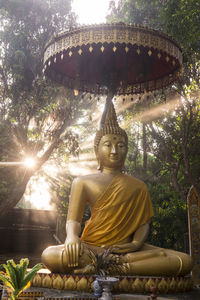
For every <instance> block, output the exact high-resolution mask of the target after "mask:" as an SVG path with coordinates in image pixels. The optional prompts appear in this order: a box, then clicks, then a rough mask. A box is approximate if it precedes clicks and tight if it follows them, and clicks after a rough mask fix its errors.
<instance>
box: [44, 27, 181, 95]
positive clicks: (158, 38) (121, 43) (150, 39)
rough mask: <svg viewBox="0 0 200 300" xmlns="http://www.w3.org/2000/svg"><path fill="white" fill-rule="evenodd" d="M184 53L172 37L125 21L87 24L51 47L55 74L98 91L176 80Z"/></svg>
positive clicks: (126, 90)
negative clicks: (127, 23)
mask: <svg viewBox="0 0 200 300" xmlns="http://www.w3.org/2000/svg"><path fill="white" fill-rule="evenodd" d="M181 64H182V53H181V49H180V47H179V46H178V44H177V43H176V42H175V41H174V40H173V39H172V38H170V37H169V36H167V35H165V34H163V33H161V32H159V31H155V30H152V29H149V28H147V27H142V26H139V25H126V24H124V23H115V24H100V25H91V26H84V27H80V28H75V29H73V30H70V31H66V32H63V33H60V34H58V35H57V36H55V37H54V38H53V39H52V40H51V41H50V42H49V43H48V44H47V46H46V50H45V54H44V71H45V74H46V75H47V76H48V77H50V78H51V79H53V80H55V81H57V82H59V83H61V84H63V85H65V86H67V87H69V88H72V89H77V90H81V91H85V92H91V93H95V94H107V93H108V90H110V89H112V87H113V86H114V90H115V92H116V94H119V95H122V94H124V95H125V94H140V93H144V92H145V91H147V92H148V91H154V90H157V89H161V88H163V87H165V86H168V85H169V84H171V83H173V82H174V81H175V80H176V79H177V77H178V76H179V74H180V70H181Z"/></svg>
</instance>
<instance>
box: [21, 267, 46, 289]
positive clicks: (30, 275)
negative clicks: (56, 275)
mask: <svg viewBox="0 0 200 300" xmlns="http://www.w3.org/2000/svg"><path fill="white" fill-rule="evenodd" d="M42 266H43V265H42V264H37V265H35V266H34V267H33V268H32V269H31V270H30V271H29V273H28V274H27V275H26V276H25V278H24V280H23V286H24V287H25V286H26V285H27V284H28V282H29V281H31V280H32V278H33V277H34V275H35V274H36V273H37V272H38V271H39V270H40V269H42Z"/></svg>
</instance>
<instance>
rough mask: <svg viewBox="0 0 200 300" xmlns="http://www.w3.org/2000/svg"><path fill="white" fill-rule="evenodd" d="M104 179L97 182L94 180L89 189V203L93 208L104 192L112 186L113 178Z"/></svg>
mask: <svg viewBox="0 0 200 300" xmlns="http://www.w3.org/2000/svg"><path fill="white" fill-rule="evenodd" d="M109 179H110V178H107V180H106V179H102V178H100V179H99V178H97V179H96V180H93V182H92V183H91V185H90V186H89V188H88V193H87V195H88V202H89V204H90V205H91V206H93V205H94V204H95V202H96V200H97V199H98V198H99V197H100V196H101V195H102V194H103V193H104V191H105V190H106V189H107V187H108V185H109V184H110V182H111V180H112V178H111V179H110V180H109Z"/></svg>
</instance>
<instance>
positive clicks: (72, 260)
mask: <svg viewBox="0 0 200 300" xmlns="http://www.w3.org/2000/svg"><path fill="white" fill-rule="evenodd" d="M82 251H83V246H82V245H81V241H80V239H79V237H77V236H74V237H70V238H67V239H66V241H65V252H66V255H67V260H68V267H77V266H78V262H79V256H80V255H81V254H82Z"/></svg>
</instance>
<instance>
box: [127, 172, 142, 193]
mask: <svg viewBox="0 0 200 300" xmlns="http://www.w3.org/2000/svg"><path fill="white" fill-rule="evenodd" d="M122 176H123V177H124V181H126V183H127V184H131V185H134V186H137V187H139V188H141V189H144V190H146V189H147V186H146V184H145V183H144V181H142V180H140V179H138V178H136V177H133V176H131V175H128V174H122Z"/></svg>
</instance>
